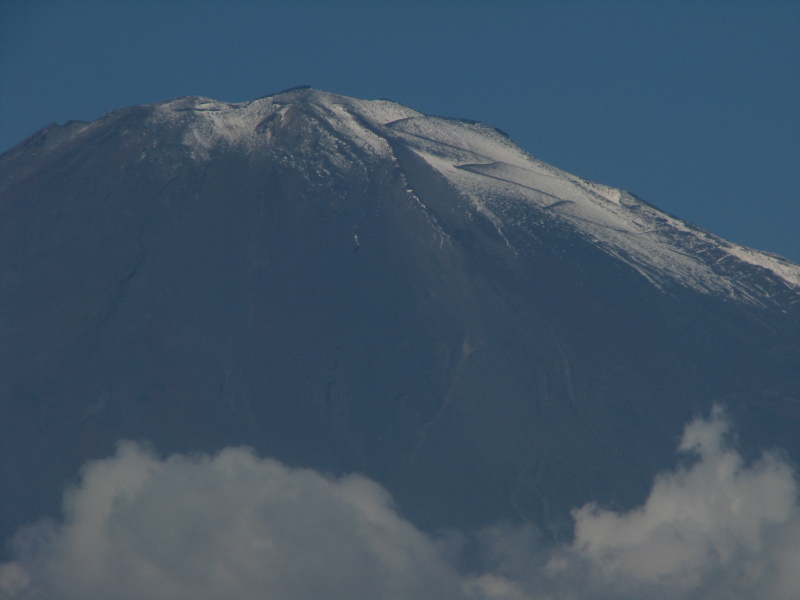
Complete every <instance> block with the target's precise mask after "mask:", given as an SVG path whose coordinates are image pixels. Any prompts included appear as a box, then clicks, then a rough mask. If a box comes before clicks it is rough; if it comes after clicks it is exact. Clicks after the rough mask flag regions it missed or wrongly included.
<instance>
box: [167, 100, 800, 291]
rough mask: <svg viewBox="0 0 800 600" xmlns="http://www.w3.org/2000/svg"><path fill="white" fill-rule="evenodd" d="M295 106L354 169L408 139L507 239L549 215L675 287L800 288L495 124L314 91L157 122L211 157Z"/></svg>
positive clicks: (187, 110)
mask: <svg viewBox="0 0 800 600" xmlns="http://www.w3.org/2000/svg"><path fill="white" fill-rule="evenodd" d="M296 111H301V112H302V113H304V114H305V115H306V116H309V117H310V118H313V119H316V120H317V121H318V122H321V123H325V124H326V125H327V129H324V128H323V129H318V130H317V134H318V136H317V139H315V140H314V144H315V148H313V150H314V151H316V152H319V153H320V154H324V155H326V156H327V157H328V159H329V160H330V161H331V162H332V164H334V165H338V166H345V163H346V162H347V160H348V158H347V156H346V153H343V152H342V147H343V144H349V145H350V147H351V148H354V149H357V150H358V151H359V155H360V156H361V157H363V159H364V160H369V159H370V157H372V158H377V157H381V158H386V157H391V156H392V149H391V145H390V143H389V140H394V141H397V140H400V141H402V143H404V144H405V145H406V146H407V147H408V148H410V149H411V150H412V151H413V152H415V153H416V154H417V155H418V156H420V157H421V158H422V159H424V160H425V161H426V162H427V163H428V164H429V165H430V166H431V167H433V168H434V169H435V170H436V171H438V172H439V173H440V174H441V175H443V176H444V177H445V178H446V179H447V180H448V181H449V182H450V183H451V184H452V186H453V187H454V189H455V190H457V191H458V192H459V193H460V194H461V195H462V196H463V197H464V198H465V199H466V200H467V201H468V202H470V203H471V205H472V206H473V207H474V209H475V210H477V211H479V212H481V213H482V214H484V215H485V216H487V217H488V218H489V219H490V220H491V221H492V222H493V223H494V225H495V226H496V227H497V229H498V231H499V232H500V234H501V235H503V236H504V237H506V235H505V231H506V230H507V229H509V228H535V227H536V223H537V220H539V221H540V220H541V219H542V218H547V219H550V220H551V221H554V222H558V223H561V224H562V225H563V226H564V227H568V228H571V229H572V230H574V231H576V232H578V233H579V235H581V236H582V237H584V238H585V239H587V240H589V241H590V242H592V243H594V244H596V245H597V246H598V247H599V248H601V249H602V250H603V251H605V252H606V253H608V254H610V255H612V256H614V257H616V258H618V259H619V260H621V261H623V262H625V263H626V264H628V265H629V266H631V267H632V268H634V269H636V271H638V272H639V273H640V274H641V275H642V276H643V277H645V278H647V279H648V280H649V281H651V282H652V283H653V284H654V285H656V286H658V287H660V288H662V289H666V288H668V287H669V286H670V285H673V284H676V283H677V284H678V285H682V286H686V287H689V288H692V289H694V290H697V291H700V292H703V293H711V294H722V295H724V296H726V297H729V298H731V299H735V300H738V301H742V302H746V303H749V304H755V305H761V304H764V302H765V301H768V299H769V297H771V296H774V295H775V294H783V293H790V294H795V293H796V292H797V291H798V290H799V289H800V266H798V265H795V264H793V263H791V262H789V261H787V260H785V259H783V258H781V257H779V256H776V255H772V254H769V253H764V252H759V251H756V250H751V249H748V248H744V247H741V246H737V245H735V244H732V243H729V242H727V241H725V240H723V239H721V238H719V237H717V236H715V235H713V234H711V233H708V232H706V231H704V230H702V229H700V228H698V227H695V226H693V225H691V224H689V223H687V222H685V221H682V220H681V219H678V218H675V217H673V216H671V215H668V214H666V213H664V212H662V211H660V210H658V209H656V208H655V207H653V206H651V205H649V204H647V203H645V202H643V201H641V200H639V199H638V198H636V197H634V196H632V195H631V194H629V193H627V192H625V191H623V190H618V189H614V188H610V187H607V186H604V185H601V184H597V183H593V182H589V181H586V180H584V179H582V178H580V177H576V176H574V175H570V174H568V173H565V172H563V171H561V170H559V169H556V168H554V167H552V166H550V165H547V164H545V163H543V162H541V161H538V160H536V159H534V158H533V157H531V156H530V155H529V154H527V153H526V152H524V151H523V150H521V149H520V148H519V147H518V146H516V145H515V144H514V143H513V142H512V141H511V140H510V139H509V138H508V137H506V136H505V135H504V134H502V133H501V132H499V131H498V130H496V129H494V128H493V127H490V126H488V125H485V124H481V123H475V122H469V121H463V120H456V119H446V118H441V117H435V116H426V115H423V114H422V113H420V112H418V111H415V110H413V109H410V108H408V107H405V106H403V105H401V104H398V103H395V102H392V101H389V100H372V101H369V100H358V99H353V98H347V97H344V96H339V95H336V94H331V93H327V92H321V91H317V90H313V89H310V88H295V89H292V90H287V91H285V92H281V93H278V94H274V95H271V96H266V97H263V98H259V99H257V100H253V101H251V102H246V103H239V104H228V103H223V102H218V101H215V100H210V99H207V98H197V97H188V98H179V99H176V100H172V101H169V102H164V103H160V104H157V105H153V117H152V118H153V120H154V122H155V124H157V125H165V124H170V125H173V126H174V125H178V126H180V127H182V128H183V131H184V133H183V139H182V143H183V145H184V146H185V147H186V148H187V149H188V150H189V152H190V154H191V156H192V157H193V158H195V159H197V160H208V159H209V157H210V153H211V152H212V151H213V150H215V149H222V148H225V147H241V146H243V147H245V148H256V147H258V146H260V145H263V144H268V143H269V141H270V139H271V135H272V134H271V129H270V128H269V127H267V125H269V124H274V123H275V122H278V123H281V122H287V121H289V120H291V118H293V115H294V114H295V113H296ZM339 163H341V164H339ZM532 209H533V210H532ZM506 239H508V238H507V237H506ZM509 243H510V242H509ZM742 269H744V271H745V273H744V276H743V272H742ZM763 277H767V279H769V280H770V284H769V285H768V286H767V287H768V288H769V289H766V288H765V287H764V286H763V285H762V283H759V282H761V280H762V279H763Z"/></svg>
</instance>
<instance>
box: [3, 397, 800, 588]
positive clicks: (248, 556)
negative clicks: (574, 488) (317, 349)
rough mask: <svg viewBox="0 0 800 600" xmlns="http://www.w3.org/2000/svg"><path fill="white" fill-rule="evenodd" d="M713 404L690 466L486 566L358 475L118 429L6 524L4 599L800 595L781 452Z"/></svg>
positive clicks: (524, 540)
mask: <svg viewBox="0 0 800 600" xmlns="http://www.w3.org/2000/svg"><path fill="white" fill-rule="evenodd" d="M728 430H729V423H728V421H727V420H726V418H725V416H724V414H723V413H722V412H721V411H720V410H719V409H716V410H715V411H714V412H713V413H712V414H711V416H710V417H709V418H708V419H701V420H697V421H695V422H693V423H691V424H690V425H689V426H688V427H687V428H686V431H685V433H684V437H683V440H682V442H681V445H680V448H679V450H680V451H681V452H684V453H691V454H692V455H693V457H694V460H693V461H692V462H690V463H689V465H690V466H684V467H681V468H677V469H675V470H674V471H672V472H669V473H663V474H661V475H659V476H658V477H657V478H656V480H655V482H654V485H653V488H652V491H651V493H650V496H649V498H648V500H647V501H646V503H645V504H644V505H642V506H641V507H639V508H637V509H636V510H633V511H631V512H628V513H616V512H612V511H608V510H603V509H602V508H599V507H597V506H595V505H587V506H584V507H582V508H580V509H577V510H575V511H574V512H573V516H574V518H575V537H574V540H573V541H572V542H571V543H570V544H569V545H566V546H562V547H558V548H554V547H552V546H547V545H545V544H544V543H543V542H542V540H541V538H540V536H538V534H537V532H536V530H535V529H534V528H532V527H520V526H510V525H504V526H503V525H497V526H495V527H491V528H487V529H485V530H483V531H481V532H477V533H469V534H458V533H453V534H452V535H451V538H450V540H451V542H452V540H457V539H462V540H463V539H466V538H467V537H468V536H472V537H474V539H473V540H472V541H473V542H474V544H473V545H478V546H479V547H480V548H481V552H482V555H483V558H484V564H483V566H482V567H481V568H480V569H477V572H471V573H464V572H459V569H458V567H456V566H455V564H456V562H457V561H454V560H452V556H453V553H454V547H457V545H458V544H453V543H449V544H447V543H444V542H443V540H441V539H434V538H432V537H431V536H428V535H426V534H424V533H422V532H420V531H419V530H418V529H416V528H415V527H414V526H413V525H412V524H411V523H409V522H407V521H405V520H404V519H403V518H402V517H400V516H399V515H398V514H397V512H396V511H395V508H394V506H393V505H392V501H391V498H390V497H389V495H388V494H387V493H386V492H385V491H384V490H383V489H382V488H381V487H380V486H379V485H378V484H376V483H374V482H372V481H370V480H368V479H366V478H365V477H361V476H358V475H351V476H347V477H344V478H331V477H326V476H324V475H322V474H320V473H317V472H315V471H312V470H305V469H291V468H288V467H286V466H284V465H282V464H280V463H278V462H277V461H274V460H271V459H265V458H259V457H257V456H255V455H254V454H253V453H252V452H251V451H249V450H247V449H242V448H231V449H227V450H224V451H222V452H220V453H219V454H216V455H214V456H205V455H203V456H181V455H175V456H172V457H169V458H167V459H160V458H158V457H157V456H156V455H155V454H154V453H152V452H151V451H149V450H148V449H147V448H145V447H143V446H141V445H139V444H135V443H131V442H125V443H122V444H121V445H120V446H119V449H118V451H117V454H116V455H115V456H113V457H111V458H108V459H105V460H100V461H95V462H92V463H89V464H87V465H86V466H85V467H84V471H83V477H82V480H81V483H80V485H79V486H77V487H76V488H74V489H72V490H71V491H69V492H68V493H67V494H66V496H65V503H64V506H65V519H64V522H63V523H53V522H48V521H45V522H42V523H39V524H38V525H36V526H34V527H31V528H28V529H26V530H24V531H22V532H20V534H19V535H18V536H17V537H16V538H15V540H14V542H13V544H14V548H15V551H16V560H15V561H14V562H10V563H5V564H2V565H0V598H19V599H21V600H28V599H34V598H42V599H50V598H63V599H64V600H73V599H75V600H77V599H79V598H80V599H81V600H93V599H100V598H103V599H106V598H111V597H113V598H116V599H120V600H125V599H128V598H131V599H133V598H137V599H139V598H149V599H152V600H159V599H162V598H163V599H168V598H169V599H183V598H186V599H189V598H192V599H198V598H208V599H215V598H220V599H222V598H225V599H231V600H236V599H238V598H253V597H258V598H263V599H265V600H270V599H272V598H281V599H284V600H304V599H318V598H326V599H334V600H335V599H337V598H347V599H352V598H375V599H380V598H394V599H401V598H409V599H411V598H413V599H415V600H425V599H437V600H439V599H441V600H446V599H449V598H452V599H459V600H462V599H463V600H546V599H556V598H558V599H562V600H563V599H575V600H579V599H589V598H592V599H603V598H609V599H610V598H615V599H624V598H643V597H646V598H653V599H664V600H667V599H673V598H675V599H677V598H681V599H683V598H703V599H712V600H713V599H723V598H737V599H740V598H751V599H757V600H761V599H764V600H766V599H770V600H775V599H785V600H788V599H790V598H797V597H800V509H799V508H798V503H797V485H796V481H795V477H794V474H793V472H792V470H791V468H790V467H789V465H788V464H787V463H786V462H785V461H783V460H782V459H781V458H780V457H779V456H778V455H776V454H769V453H768V454H765V455H763V456H762V457H761V459H760V460H758V461H756V462H753V463H750V464H748V463H746V462H745V461H744V460H743V459H742V458H741V456H740V455H739V454H738V453H737V452H736V451H735V449H734V448H733V447H731V446H730V445H729V444H728V443H727V441H726V440H727V434H728Z"/></svg>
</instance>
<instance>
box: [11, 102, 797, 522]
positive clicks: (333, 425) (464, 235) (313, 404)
mask: <svg viewBox="0 0 800 600" xmlns="http://www.w3.org/2000/svg"><path fill="white" fill-rule="evenodd" d="M0 339H2V344H0V453H1V455H0V481H2V486H3V488H2V490H3V493H2V494H0V534H2V535H3V536H6V535H9V534H10V533H11V532H13V531H14V529H16V528H17V527H18V526H19V525H21V524H23V523H25V522H28V521H30V520H32V519H35V518H38V517H39V516H40V515H41V514H42V513H43V512H50V513H51V514H55V512H56V511H57V509H58V504H59V502H60V498H61V491H62V489H63V486H64V485H65V483H68V482H70V481H73V480H74V478H75V477H76V476H77V473H78V469H79V467H80V465H81V464H82V463H84V462H85V461H86V460H88V459H91V458H97V457H103V456H107V455H109V454H110V453H111V452H112V451H113V448H114V444H115V443H116V442H117V441H118V440H120V439H135V440H148V441H151V442H152V443H153V445H154V447H155V448H156V449H157V450H158V451H159V452H161V453H168V452H172V451H181V452H191V451H212V450H216V449H219V448H221V447H224V446H230V445H241V444H246V445H249V446H252V447H254V448H255V449H256V450H257V451H258V452H259V453H260V454H263V455H269V456H273V457H275V458H278V459H280V460H282V461H284V462H286V463H288V464H290V465H299V466H308V467H314V468H316V469H320V470H323V471H326V472H330V473H343V472H350V471H359V472H362V473H365V474H366V475H368V476H370V477H371V478H373V479H375V480H377V481H379V482H380V483H381V484H383V485H384V486H386V487H387V488H388V489H389V490H390V491H391V492H392V494H393V496H394V497H395V499H396V501H397V503H398V506H399V509H400V511H401V512H402V513H403V514H404V515H407V516H408V517H409V518H410V519H412V521H413V522H414V523H416V524H417V525H419V526H421V527H423V528H426V529H434V528H439V527H459V528H470V527H477V526H480V525H484V524H487V523H491V522H495V521H497V520H502V519H507V520H511V521H531V522H534V523H536V524H538V525H539V526H540V527H542V528H543V529H544V530H545V531H547V532H550V533H551V534H552V535H555V536H559V535H564V534H565V533H568V532H566V529H565V528H566V527H567V526H568V523H569V519H568V515H569V510H570V509H571V508H572V507H575V506H579V505H581V504H582V503H584V502H587V501H589V500H597V501H599V502H600V503H602V504H604V505H606V506H610V507H614V508H624V507H629V506H632V505H633V504H634V503H638V502H641V500H642V499H643V496H644V494H646V492H647V490H648V489H649V485H650V483H651V478H652V475H653V474H654V473H655V472H656V471H658V470H660V469H663V468H664V467H665V466H667V465H669V464H670V463H671V460H672V452H673V448H674V447H675V444H676V442H677V440H678V439H679V437H680V434H681V430H682V426H683V424H684V423H685V422H687V421H688V420H689V419H690V418H691V416H692V415H694V414H696V413H698V412H699V411H703V410H707V409H708V407H709V406H710V405H711V404H712V403H714V402H723V403H725V404H726V405H727V406H728V407H729V409H730V410H731V412H732V413H734V416H735V420H736V421H737V422H738V423H739V424H740V426H741V427H740V432H739V435H740V436H741V438H742V441H743V443H744V444H745V447H750V448H752V449H755V448H757V447H772V446H778V447H781V448H784V449H785V450H786V451H787V452H788V453H789V456H791V457H792V458H794V459H795V460H796V459H797V458H798V457H800V436H798V435H797V433H798V426H800V267H799V266H797V265H795V264H793V263H791V262H789V261H787V260H785V259H783V258H781V257H779V256H775V255H771V254H768V253H763V252H758V251H755V250H751V249H747V248H743V247H740V246H737V245H735V244H731V243H729V242H727V241H725V240H722V239H720V238H718V237H716V236H714V235H713V234H711V233H709V232H706V231H704V230H702V229H699V228H697V227H695V226H693V225H691V224H689V223H687V222H684V221H682V220H680V219H679V218H676V217H673V216H671V215H668V214H666V213H664V212H662V211H659V210H658V209H657V208H655V207H653V206H651V205H649V204H647V203H646V202H644V201H643V200H641V199H639V198H637V197H635V196H634V195H632V194H629V193H627V192H624V191H622V190H617V189H612V188H608V187H606V186H603V185H600V184H596V183H592V182H589V181H585V180H583V179H581V178H579V177H576V176H573V175H569V174H567V173H564V172H562V171H559V170H558V169H556V168H554V167H551V166H549V165H546V164H544V163H542V162H540V161H538V160H536V159H534V158H532V157H531V156H530V155H528V154H527V153H525V152H524V151H523V150H521V149H520V148H518V147H517V146H516V145H515V144H514V143H513V142H512V141H511V140H510V139H509V138H508V137H507V136H506V135H505V134H504V133H502V132H500V131H498V130H496V129H494V128H493V127H490V126H488V125H484V124H481V123H475V122H471V121H464V120H457V119H447V118H442V117H436V116H428V115H423V114H421V113H419V112H417V111H415V110H413V109H410V108H408V107H405V106H402V105H400V104H397V103H394V102H391V101H388V100H376V101H364V100H356V99H352V98H346V97H342V96H338V95H334V94H329V93H325V92H321V91H317V90H313V89H310V88H296V89H292V90H288V91H285V92H282V93H279V94H275V95H271V96H266V97H264V98H260V99H257V100H254V101H252V102H247V103H241V104H227V103H222V102H217V101H214V100H210V99H207V98H195V97H190V98H179V99H176V100H172V101H169V102H163V103H159V104H154V105H147V106H136V107H132V108H127V109H122V110H118V111H113V112H110V113H108V114H106V115H105V116H103V117H102V118H100V119H98V120H97V121H95V122H93V123H84V122H70V123H67V124H65V125H63V126H59V125H55V124H54V125H51V126H49V127H46V128H45V129H43V130H42V131H40V132H38V133H36V134H35V135H33V136H32V137H30V138H29V139H27V140H25V141H23V142H22V143H20V144H19V145H18V146H16V147H15V148H13V149H12V150H10V151H9V152H7V153H5V154H4V155H2V156H0Z"/></svg>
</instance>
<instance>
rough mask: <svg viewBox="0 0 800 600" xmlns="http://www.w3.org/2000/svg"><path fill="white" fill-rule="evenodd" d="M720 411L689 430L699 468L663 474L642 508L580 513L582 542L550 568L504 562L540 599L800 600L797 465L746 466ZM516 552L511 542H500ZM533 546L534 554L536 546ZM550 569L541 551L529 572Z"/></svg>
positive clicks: (592, 508) (555, 556)
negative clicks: (625, 511) (731, 443)
mask: <svg viewBox="0 0 800 600" xmlns="http://www.w3.org/2000/svg"><path fill="white" fill-rule="evenodd" d="M728 432H729V422H728V420H727V418H726V417H725V415H724V413H723V412H722V410H721V409H719V408H715V409H714V411H713V412H712V414H711V417H710V418H709V419H707V420H703V419H699V420H696V421H694V422H692V423H691V424H690V425H689V426H687V427H686V430H685V432H684V436H683V440H682V441H681V444H680V446H679V450H680V451H681V452H690V453H692V454H693V455H694V459H695V460H694V462H693V463H692V464H691V465H690V466H688V467H683V468H678V469H676V470H674V471H672V472H669V473H662V474H661V475H659V476H658V477H657V478H656V480H655V482H654V485H653V488H652V490H651V492H650V495H649V497H648V499H647V501H646V502H645V504H644V505H642V506H641V507H639V508H637V509H635V510H632V511H630V512H627V513H616V512H613V511H609V510H603V509H601V508H599V507H597V506H596V505H594V504H589V505H586V506H584V507H582V508H580V509H578V510H575V511H573V517H574V519H575V538H574V540H573V541H572V543H571V544H570V545H569V546H567V547H565V548H562V549H560V550H551V551H549V552H548V553H547V560H546V562H545V564H544V567H543V568H539V567H538V566H536V568H534V569H527V570H526V569H525V568H521V567H520V566H519V561H520V558H519V556H520V554H521V552H518V553H516V555H514V559H513V560H514V562H515V564H516V566H515V567H510V566H509V565H510V564H511V563H510V562H508V561H505V562H503V563H501V566H500V568H501V570H502V572H503V574H504V576H505V577H506V578H510V579H512V580H514V581H516V582H517V585H522V588H523V589H524V590H525V591H526V592H527V593H528V594H529V597H530V598H536V599H538V598H586V599H588V598H614V599H624V598H631V599H633V598H649V599H653V600H655V599H689V598H697V599H700V598H702V599H703V600H713V599H723V598H724V599H734V598H735V599H737V600H742V599H753V600H756V599H757V600H779V599H780V600H790V599H795V598H800V509H799V508H798V504H797V484H796V481H795V478H794V474H793V472H792V469H791V468H790V466H789V465H788V464H787V463H786V462H785V461H784V460H782V459H781V458H780V457H779V455H777V454H774V453H766V454H764V455H762V457H761V458H760V459H759V460H758V461H756V462H754V463H752V464H746V463H745V462H744V460H743V459H742V457H741V456H740V455H739V454H738V453H737V452H736V451H735V450H734V449H733V448H732V447H731V446H730V444H728V442H727V438H728ZM500 538H501V540H502V542H503V543H506V544H507V540H506V539H505V536H500ZM529 547H531V548H532V547H533V546H532V544H529ZM537 560H538V561H541V553H540V552H538V551H534V550H531V551H529V553H528V557H527V559H526V561H527V565H528V566H533V565H535V564H536V563H537Z"/></svg>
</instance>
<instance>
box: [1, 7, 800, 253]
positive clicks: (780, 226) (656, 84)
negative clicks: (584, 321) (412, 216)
mask: <svg viewBox="0 0 800 600" xmlns="http://www.w3.org/2000/svg"><path fill="white" fill-rule="evenodd" d="M300 84H308V85H311V86H313V87H316V88H319V89H324V90H328V91H332V92H337V93H340V94H345V95H348V96H356V97H361V98H379V97H387V98H391V99H392V100H397V101H398V102H402V103H404V104H407V105H409V106H412V107H414V108H416V109H418V110H421V111H423V112H427V113H435V114H441V115H446V116H454V117H465V118H472V119H477V120H480V121H485V122H487V123H491V124H492V125H495V126H497V127H499V128H500V129H503V130H504V131H506V132H507V133H509V134H510V135H511V137H512V138H513V139H514V140H515V141H516V142H517V143H518V144H519V145H520V146H522V147H523V148H524V149H526V150H527V151H529V152H530V153H531V154H533V155H534V156H536V157H537V158H540V159H542V160H544V161H546V162H549V163H551V164H553V165H555V166H557V167H559V168H562V169H565V170H567V171H569V172H572V173H575V174H577V175H580V176H583V177H585V178H587V179H592V180H595V181H599V182H601V183H605V184H608V185H613V186H615V187H621V188H624V189H627V190H629V191H631V192H633V193H635V194H637V195H639V196H641V197H642V198H644V199H645V200H647V201H648V202H651V203H652V204H655V205H656V206H659V207H660V208H662V209H664V210H666V211H668V212H670V213H672V214H674V215H676V216H679V217H682V218H684V219H687V220H690V221H692V222H694V223H696V224H698V225H700V226H702V227H705V228H706V229H709V230H711V231H712V232H714V233H717V234H719V235H721V236H723V237H726V238H728V239H730V240H731V241H735V242H738V243H741V244H745V245H748V246H752V247H756V248H759V249H764V250H770V251H773V252H777V253H779V254H783V255H784V256H787V257H788V258H791V259H792V260H794V261H796V262H800V2H798V1H784V2H777V1H769V0H759V1H752V2H737V1H735V0H729V1H719V2H704V1H697V0H695V1H689V0H685V1H677V0H672V1H669V0H661V1H659V0H635V1H633V0H632V1H627V2H622V1H616V2H615V1H608V2H600V1H595V2H591V1H568V0H567V1H561V2H556V1H549V2H536V1H527V2H524V1H518V2H510V1H505V2H504V1H502V0H495V1H494V2H491V3H490V2H477V1H469V0H462V1H460V2H456V1H449V2H448V1H438V2H437V1H436V0H428V1H427V2H400V1H399V0H396V1H394V2H381V1H372V2H368V1H361V2H356V1H350V2H347V1H344V2H335V1H332V0H331V1H327V2H311V1H301V0H296V1H294V2H269V1H266V2H254V1H250V2H244V1H238V0H229V1H228V2H224V3H223V2H215V1H211V0H196V1H194V2H190V1H188V0H184V1H173V2H150V1H148V2H136V1H135V0H130V1H128V2H120V1H114V0H106V1H103V2H100V1H94V2H89V1H66V0H64V1H60V2H56V1H46V0H45V1H39V2H33V1H30V0H10V1H9V0H6V1H5V2H3V3H2V6H1V7H0V151H5V150H7V149H8V148H10V147H11V146H13V145H14V144H16V143H17V142H19V141H21V140H22V139H23V138H25V137H27V136H28V135H30V134H31V133H33V132H34V131H36V130H38V129H39V128H41V127H43V126H44V125H47V124H48V123H50V122H53V121H56V122H59V123H63V122H64V121H67V120H69V119H83V120H93V119H96V118H97V117H99V116H100V115H102V114H103V113H104V112H105V111H107V110H111V109H114V108H120V107H123V106H129V105H134V104H142V103H148V102H156V101H160V100H166V99H169V98H173V97H177V96H185V95H203V96H209V97H212V98H216V99H218V100H224V101H230V102H238V101H243V100H249V99H252V98H255V97H258V96H261V95H264V94H267V93H271V92H275V91H279V90H281V89H284V88H287V87H291V86H294V85H300Z"/></svg>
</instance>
